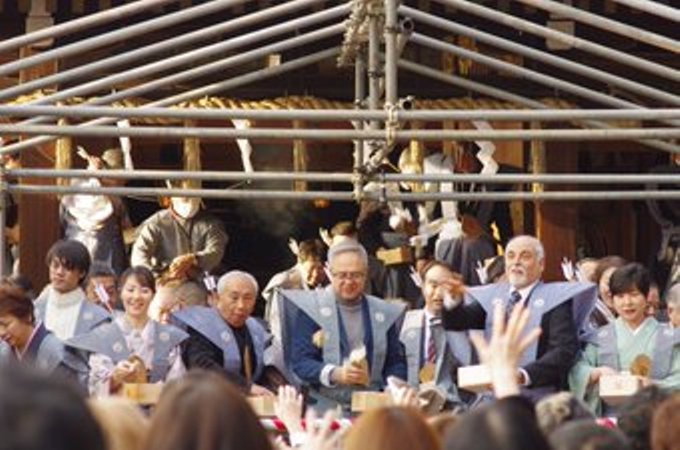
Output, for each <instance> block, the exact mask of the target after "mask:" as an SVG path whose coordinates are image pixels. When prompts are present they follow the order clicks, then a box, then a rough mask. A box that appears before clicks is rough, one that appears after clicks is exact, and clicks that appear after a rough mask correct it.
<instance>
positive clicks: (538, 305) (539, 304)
mask: <svg viewBox="0 0 680 450" xmlns="http://www.w3.org/2000/svg"><path fill="white" fill-rule="evenodd" d="M544 305H545V300H543V299H542V298H537V299H536V300H535V301H534V307H536V308H543V306H544Z"/></svg>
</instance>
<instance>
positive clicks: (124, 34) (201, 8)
mask: <svg viewBox="0 0 680 450" xmlns="http://www.w3.org/2000/svg"><path fill="white" fill-rule="evenodd" d="M245 1H246V0H213V1H211V2H210V3H205V4H202V5H198V6H192V7H189V8H184V9H182V10H180V11H177V12H174V13H171V14H168V15H165V16H162V17H157V18H154V19H151V20H147V21H144V22H142V23H138V24H135V25H130V26H127V27H124V28H121V29H118V30H115V31H111V32H108V33H102V34H98V35H96V36H93V37H90V38H87V39H83V40H80V41H78V42H74V43H73V44H68V45H65V46H63V47H58V48H55V49H52V50H48V51H45V52H42V53H39V54H37V55H33V56H29V57H27V58H22V59H20V60H17V61H13V62H9V63H6V64H2V65H0V76H3V75H10V74H12V73H15V72H19V71H20V70H24V69H27V68H29V67H33V66H37V65H38V64H43V63H46V62H48V61H51V60H56V59H60V58H65V57H67V56H71V55H75V54H79V53H80V54H83V53H85V52H87V51H88V50H92V49H95V48H99V47H104V46H106V45H109V44H115V43H117V42H120V41H125V40H127V41H129V40H131V39H132V38H133V37H135V36H137V35H140V34H145V33H151V32H153V31H157V30H160V29H163V28H166V27H170V26H173V25H176V24H179V23H182V22H186V21H188V20H192V19H196V18H199V17H202V16H206V15H209V14H214V13H217V12H219V11H221V10H224V9H227V8H230V7H232V6H234V5H238V4H240V3H244V2H245Z"/></svg>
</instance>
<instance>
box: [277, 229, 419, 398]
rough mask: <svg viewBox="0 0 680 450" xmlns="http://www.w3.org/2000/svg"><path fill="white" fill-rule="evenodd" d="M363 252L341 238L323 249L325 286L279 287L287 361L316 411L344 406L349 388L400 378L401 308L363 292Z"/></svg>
mask: <svg viewBox="0 0 680 450" xmlns="http://www.w3.org/2000/svg"><path fill="white" fill-rule="evenodd" d="M367 261H368V257H367V254H366V250H365V249H364V248H363V247H362V246H361V245H359V244H357V243H355V242H343V243H340V244H337V245H335V246H332V247H331V248H330V249H329V250H328V263H329V268H330V274H331V285H330V286H329V287H327V288H326V289H323V290H316V291H285V290H284V291H282V292H281V294H282V299H283V301H284V304H283V306H284V308H283V309H284V310H285V312H284V316H285V318H284V323H285V324H286V325H285V328H286V330H285V334H286V335H287V338H285V339H286V340H288V342H289V343H290V347H289V349H288V351H287V352H286V353H287V357H286V358H287V361H289V362H290V364H291V367H292V370H293V372H294V374H295V376H297V377H298V378H299V379H300V380H301V381H302V383H303V384H305V385H308V386H309V388H310V396H311V397H312V398H313V399H315V400H317V405H316V407H317V408H318V409H327V408H331V407H335V406H336V405H338V404H339V405H342V406H343V407H344V408H348V407H349V405H350V402H351V397H352V392H354V391H357V390H359V391H366V390H373V391H379V390H382V389H383V387H384V386H385V383H386V380H387V377H388V376H396V377H399V378H401V379H405V378H406V360H405V356H404V349H403V346H402V344H401V343H400V342H399V328H400V324H401V319H402V316H403V314H404V307H403V306H401V305H395V304H390V303H387V302H385V301H384V300H382V299H379V298H377V297H373V296H370V295H365V294H364V287H365V283H366V277H367V271H368V263H367Z"/></svg>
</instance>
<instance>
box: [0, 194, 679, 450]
mask: <svg viewBox="0 0 680 450" xmlns="http://www.w3.org/2000/svg"><path fill="white" fill-rule="evenodd" d="M76 203H77V202H76ZM114 210H115V209H112V211H114ZM107 217H108V216H107ZM116 220H117V219H116ZM71 237H75V239H64V240H60V241H58V242H56V243H55V244H54V245H53V246H52V248H51V249H50V251H49V252H48V253H47V255H46V260H45V262H46V265H47V267H48V270H49V284H48V285H47V286H45V287H44V288H43V289H41V290H40V292H39V293H38V295H36V296H34V295H33V290H32V287H31V286H30V283H28V282H27V281H26V279H25V278H24V277H21V276H19V275H14V276H11V277H7V278H6V279H4V280H3V281H2V283H0V337H1V338H2V342H1V343H0V428H2V431H1V433H0V435H2V436H3V437H2V439H0V449H3V448H7V449H26V450H28V449H39V448H48V447H49V448H55V449H59V448H75V449H78V448H83V449H85V448H87V449H90V450H95V449H104V448H108V449H109V450H117V449H140V450H141V449H146V450H150V449H164V450H172V449H178V450H179V449H199V450H203V449H205V450H211V449H216V450H217V449H232V448H233V449H237V448H238V449H271V448H279V449H288V448H290V447H300V448H304V449H308V450H312V449H314V450H316V449H319V450H326V449H328V450H330V449H336V448H344V449H347V450H352V449H355V448H356V449H359V448H361V449H376V450H377V449H385V448H395V449H402V448H403V449H407V448H408V449H415V448H417V449H427V450H429V449H433V450H434V449H446V450H454V449H459V448H460V449H520V448H521V449H527V448H536V449H553V450H562V449H564V450H572V449H574V450H575V449H629V448H630V449H654V450H666V449H677V448H680V439H678V438H677V436H676V435H677V429H678V427H677V422H678V421H677V420H675V419H676V416H677V415H678V408H677V407H678V404H679V402H680V393H678V392H677V391H678V390H680V347H679V346H678V343H679V339H678V336H680V332H679V331H678V329H680V284H675V285H674V286H671V287H669V288H668V289H664V291H663V293H662V294H661V295H660V293H659V289H658V287H657V288H655V286H654V283H653V282H652V280H651V276H650V273H649V271H648V270H647V268H645V267H644V266H643V265H641V264H639V263H635V262H627V261H625V260H623V259H621V258H618V257H607V258H602V259H599V260H583V261H580V262H579V263H578V264H577V265H576V266H575V267H570V268H567V267H565V275H567V278H568V279H567V280H566V281H564V282H544V281H543V272H544V269H545V262H546V258H545V250H544V247H543V245H542V243H541V242H540V241H539V240H538V239H537V238H535V237H533V236H529V235H520V236H515V237H513V238H511V239H510V240H509V241H508V242H507V244H506V245H505V248H504V249H503V253H502V256H499V257H496V258H492V259H491V261H490V264H489V265H487V266H486V267H481V266H480V267H478V268H477V270H472V272H474V277H471V276H470V275H467V276H466V275H464V274H463V275H461V273H472V272H471V271H470V267H467V268H465V270H461V267H460V266H459V264H458V265H456V264H453V265H452V264H451V261H448V260H446V258H444V257H442V258H440V259H429V258H425V257H419V258H416V259H417V260H416V259H414V260H412V261H410V262H409V261H405V260H404V259H399V258H396V260H395V259H394V257H393V256H389V255H388V256H385V254H384V253H382V254H381V252H382V251H383V250H378V251H375V250H376V249H372V248H371V247H370V245H366V246H364V245H362V239H361V236H359V233H358V232H357V229H356V228H355V227H354V224H353V223H350V222H345V223H341V224H339V225H338V226H336V227H334V228H333V229H332V230H331V231H330V233H328V234H327V235H325V236H324V237H325V238H326V239H325V240H326V245H324V244H322V243H321V242H320V241H319V240H317V239H310V240H305V241H302V242H300V243H295V242H293V243H291V249H292V250H293V252H294V253H295V255H296V257H297V263H296V264H295V266H293V267H291V268H290V269H288V270H286V271H284V272H281V273H279V274H276V275H275V276H274V277H272V279H271V281H270V282H269V283H268V284H267V286H266V287H265V288H264V289H263V290H262V291H261V290H260V287H259V284H258V282H257V280H256V279H255V277H254V276H253V275H252V274H250V273H248V272H246V271H243V270H230V271H227V272H226V273H222V274H216V273H215V272H216V271H217V270H219V269H218V267H219V263H220V261H221V260H222V257H223V255H224V248H225V246H226V244H227V240H228V238H227V234H226V233H225V231H224V229H223V227H222V225H221V224H220V222H219V220H217V219H216V218H214V217H212V216H211V215H210V214H209V213H208V212H207V211H203V210H202V208H201V205H200V201H198V200H192V199H172V200H170V201H169V202H168V205H167V208H166V209H163V210H161V211H159V212H158V213H156V214H154V215H153V216H151V217H150V218H149V219H148V220H147V221H146V222H144V223H143V224H142V226H141V227H140V229H139V230H138V233H137V239H136V240H135V242H134V244H133V245H132V251H131V259H130V264H129V267H128V268H124V266H121V265H120V264H116V265H112V264H111V261H112V259H111V257H110V255H111V254H112V253H116V254H118V252H111V251H108V252H107V251H102V249H101V248H100V247H101V246H106V240H104V241H102V240H100V239H95V240H94V241H92V240H89V241H87V242H81V241H80V240H78V238H77V236H76V235H71ZM88 242H89V243H90V244H92V242H96V246H94V247H93V246H92V245H89V246H88V245H86V244H88ZM111 242H112V243H113V244H115V245H118V244H119V243H120V241H118V240H113V241H111ZM452 245H453V247H456V246H458V247H460V248H470V249H474V248H475V244H469V243H468V244H465V246H463V245H462V244H461V245H459V244H456V243H454V244H452ZM95 247H97V248H96V249H95ZM367 248H368V249H369V251H367ZM460 251H464V250H460ZM99 255H108V256H105V257H101V256H99ZM421 256H422V255H421ZM459 256H460V255H459ZM462 259H465V258H462ZM457 260H459V261H460V260H461V258H460V257H458V258H457ZM126 265H127V264H126ZM405 270H406V271H405ZM214 275H217V276H214ZM405 277H406V278H405ZM406 279H408V283H406V282H405V280H406ZM414 287H415V290H414ZM414 292H415V294H414ZM34 297H35V298H34ZM660 297H663V298H660ZM260 299H262V300H260ZM259 301H262V302H264V303H265V305H266V306H265V308H264V311H265V313H264V317H256V316H255V314H254V313H255V311H256V305H257V304H258V302H259ZM466 373H467V374H472V376H470V375H467V376H465V375H464V374H466ZM612 377H614V378H616V377H619V380H623V381H620V382H624V381H625V382H626V383H628V384H627V385H630V383H633V384H634V385H635V390H637V393H635V392H628V393H626V394H625V395H623V394H621V395H619V397H622V396H623V397H625V398H623V399H622V398H617V399H614V398H611V397H608V396H607V395H604V393H602V392H600V388H601V386H602V384H603V383H604V382H605V380H612V379H613V378H612ZM131 386H132V387H134V386H147V387H148V386H156V387H159V388H160V389H159V391H160V393H158V391H156V392H157V394H158V395H157V396H156V397H157V398H154V399H153V400H152V401H149V402H145V404H144V405H143V406H140V405H137V404H135V403H134V402H133V400H137V401H139V398H135V396H134V395H132V394H131V393H130V392H132V391H131V390H130V387H131ZM369 394H370V395H369ZM362 398H363V399H364V402H365V404H364V406H358V405H359V403H360V399H362ZM253 399H260V400H262V402H263V404H273V407H274V411H275V414H276V417H277V418H278V420H280V423H281V424H282V427H274V428H273V429H272V428H271V427H270V428H265V427H264V425H263V422H262V421H261V420H260V419H259V418H258V417H257V415H256V413H255V409H253V404H254V403H253ZM303 417H304V418H305V419H304V420H303ZM342 418H351V420H350V421H349V422H347V421H342V420H340V419H342ZM347 423H351V425H349V426H348V425H347ZM674 423H675V424H676V425H673V424H674ZM282 431H285V432H284V433H282Z"/></svg>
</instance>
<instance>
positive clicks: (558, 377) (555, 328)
mask: <svg viewBox="0 0 680 450" xmlns="http://www.w3.org/2000/svg"><path fill="white" fill-rule="evenodd" d="M571 302H572V300H567V301H565V302H564V303H562V304H560V305H559V306H557V307H556V308H554V309H552V310H550V311H548V312H547V313H545V314H544V315H543V318H542V319H541V329H542V331H543V333H542V334H541V337H540V338H539V340H538V349H537V352H536V354H537V358H536V361H534V362H532V363H530V364H528V365H526V366H524V367H523V369H524V370H526V371H527V373H528V374H529V378H531V385H530V386H529V387H530V388H538V387H546V386H554V387H555V388H556V389H558V390H561V389H566V388H567V375H568V374H569V370H570V369H571V366H572V365H573V364H574V362H575V360H576V355H577V352H578V349H579V344H578V333H577V330H576V324H575V323H574V315H573V312H572V305H571ZM443 319H444V328H446V329H451V330H468V329H484V327H485V325H486V311H484V308H482V306H481V305H480V304H479V303H477V302H476V301H474V302H472V303H470V304H461V305H460V306H458V307H457V308H454V309H452V310H450V311H447V310H445V311H444V315H443Z"/></svg>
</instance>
